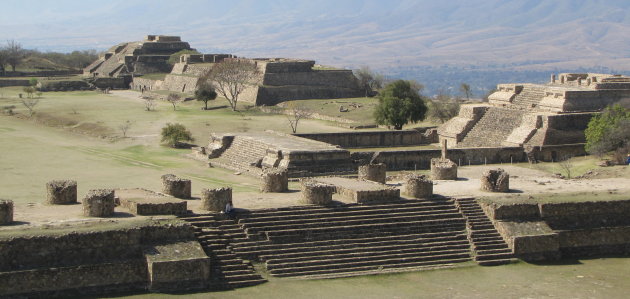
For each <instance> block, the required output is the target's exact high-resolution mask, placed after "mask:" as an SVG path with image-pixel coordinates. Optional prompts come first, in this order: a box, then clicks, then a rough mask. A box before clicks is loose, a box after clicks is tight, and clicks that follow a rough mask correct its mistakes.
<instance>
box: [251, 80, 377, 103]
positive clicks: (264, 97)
mask: <svg viewBox="0 0 630 299" xmlns="http://www.w3.org/2000/svg"><path fill="white" fill-rule="evenodd" d="M256 95H257V96H256V97H255V99H256V100H255V101H256V105H267V106H271V105H276V104H278V103H282V102H285V101H290V100H306V99H339V98H356V97H361V96H363V95H364V92H362V91H361V90H357V89H351V88H342V87H326V86H304V85H286V86H259V87H257V93H256ZM248 99H249V100H246V101H248V102H251V101H252V99H251V97H248Z"/></svg>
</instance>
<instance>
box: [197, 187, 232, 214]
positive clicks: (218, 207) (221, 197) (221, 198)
mask: <svg viewBox="0 0 630 299" xmlns="http://www.w3.org/2000/svg"><path fill="white" fill-rule="evenodd" d="M228 203H229V204H230V205H232V188H230V187H221V188H216V189H201V209H203V210H206V211H212V212H222V211H225V206H226V205H227V204H228Z"/></svg>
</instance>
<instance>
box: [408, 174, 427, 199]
mask: <svg viewBox="0 0 630 299" xmlns="http://www.w3.org/2000/svg"><path fill="white" fill-rule="evenodd" d="M405 179H406V182H405V194H407V195H409V196H412V197H415V198H430V197H431V196H432V195H433V181H431V180H430V179H429V178H428V177H426V176H424V175H415V174H412V175H409V176H407V177H406V178H405Z"/></svg>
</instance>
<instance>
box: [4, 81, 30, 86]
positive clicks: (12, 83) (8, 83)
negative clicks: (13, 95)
mask: <svg viewBox="0 0 630 299" xmlns="http://www.w3.org/2000/svg"><path fill="white" fill-rule="evenodd" d="M30 85H31V83H30V81H29V80H21V79H0V87H8V86H30Z"/></svg>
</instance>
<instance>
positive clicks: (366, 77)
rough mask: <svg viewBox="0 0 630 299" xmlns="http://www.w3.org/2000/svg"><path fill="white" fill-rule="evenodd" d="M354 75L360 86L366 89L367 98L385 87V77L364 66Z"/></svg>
mask: <svg viewBox="0 0 630 299" xmlns="http://www.w3.org/2000/svg"><path fill="white" fill-rule="evenodd" d="M354 75H355V76H356V77H357V79H358V80H359V84H360V85H361V87H362V88H363V89H365V96H366V97H368V96H370V94H372V92H373V91H375V90H376V89H380V88H382V87H383V82H384V81H385V77H384V76H383V75H381V74H379V73H375V72H373V71H372V70H371V69H370V67H368V66H362V67H361V68H360V69H358V70H355V71H354Z"/></svg>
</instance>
